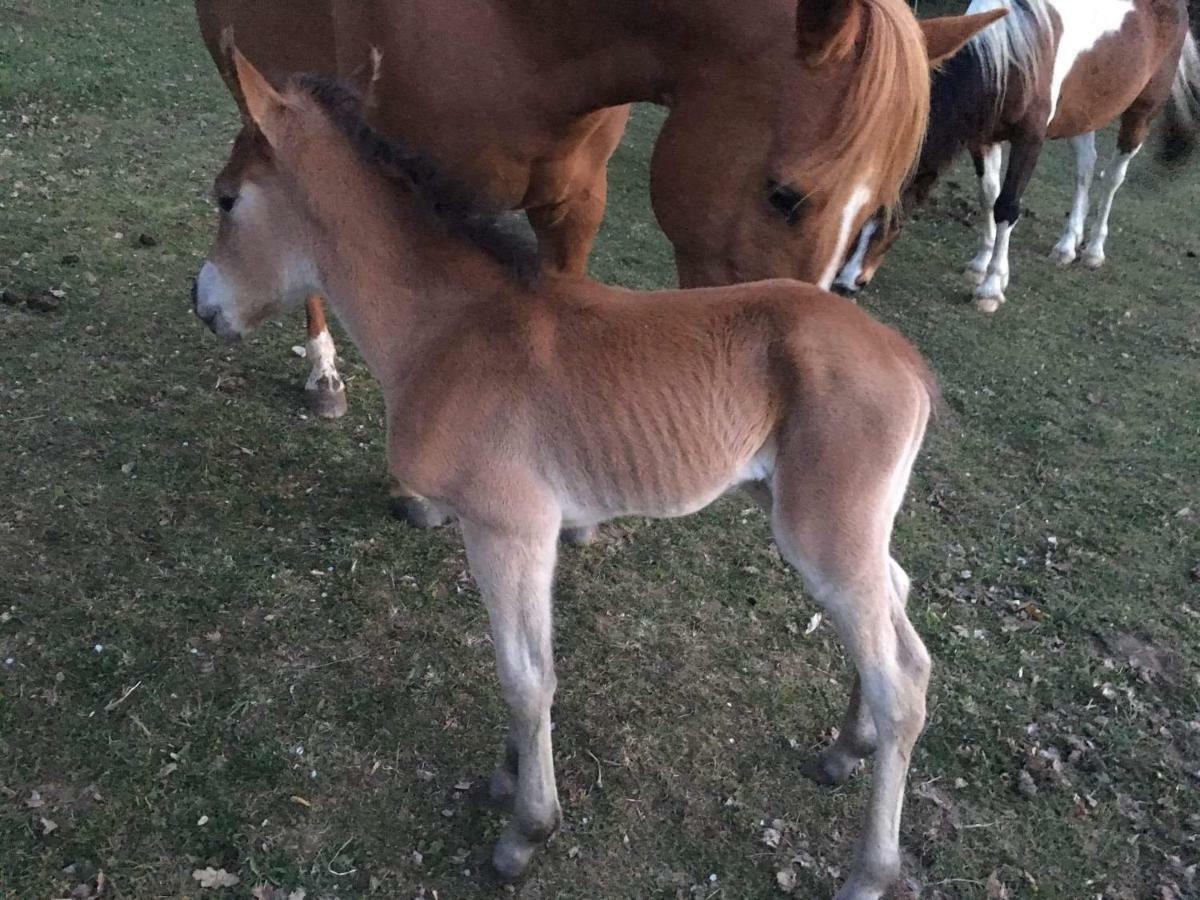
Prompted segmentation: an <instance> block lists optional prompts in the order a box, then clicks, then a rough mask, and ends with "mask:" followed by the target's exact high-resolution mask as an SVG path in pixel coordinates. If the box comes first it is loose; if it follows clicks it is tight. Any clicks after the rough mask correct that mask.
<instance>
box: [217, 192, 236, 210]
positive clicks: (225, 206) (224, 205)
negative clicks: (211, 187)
mask: <svg viewBox="0 0 1200 900" xmlns="http://www.w3.org/2000/svg"><path fill="white" fill-rule="evenodd" d="M235 203H237V194H219V195H218V196H217V206H219V207H221V211H222V212H233V204H235Z"/></svg>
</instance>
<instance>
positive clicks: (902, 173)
mask: <svg viewBox="0 0 1200 900" xmlns="http://www.w3.org/2000/svg"><path fill="white" fill-rule="evenodd" d="M855 55H856V56H857V61H856V64H855V65H854V70H855V75H854V80H853V82H852V83H851V84H850V85H849V86H848V88H847V90H846V94H845V97H844V99H843V100H842V102H841V109H843V110H844V111H845V113H846V114H845V115H844V116H841V117H840V118H839V119H838V124H837V127H836V128H835V129H834V130H833V132H831V133H830V134H829V135H828V136H827V137H826V138H825V140H824V141H822V142H821V144H820V146H819V147H817V148H816V150H815V151H814V152H813V154H812V156H811V157H809V158H806V159H805V161H804V168H805V171H806V172H808V173H809V178H810V179H811V181H812V184H813V185H814V186H815V188H816V189H817V190H820V188H821V186H831V185H833V184H836V183H837V182H838V181H840V180H844V179H845V177H846V172H847V171H848V170H853V171H858V172H873V173H874V175H875V178H876V179H877V180H878V183H879V184H883V185H888V186H889V187H888V190H889V191H890V193H889V194H888V195H887V196H883V197H880V198H879V203H880V205H881V206H883V207H885V208H887V209H889V210H890V209H892V208H894V207H896V206H897V205H898V202H899V197H900V190H901V188H902V186H903V184H904V183H905V182H906V181H907V176H908V174H909V172H910V170H911V169H912V167H913V165H914V164H915V163H916V160H917V156H918V155H919V153H920V150H921V142H922V140H923V139H924V136H925V126H926V123H927V122H928V119H929V58H928V56H927V55H926V52H925V38H924V35H923V34H922V32H921V29H920V26H919V25H918V24H917V20H916V18H915V17H914V16H913V14H912V11H911V10H910V9H909V7H908V5H907V4H906V3H905V2H903V0H859V9H858V15H857V16H856V17H854V18H853V19H852V20H851V23H850V27H849V28H848V29H847V30H846V32H845V33H844V34H843V35H842V36H841V39H837V40H833V41H831V42H830V43H829V45H828V46H827V47H826V49H825V50H824V52H822V53H821V54H819V55H818V56H817V57H816V58H814V59H811V60H809V64H810V65H812V66H814V67H820V66H825V65H834V64H837V63H839V62H846V61H849V60H850V59H851V58H852V57H854V56H855ZM897 98H904V101H905V102H904V103H903V104H900V103H898V102H897Z"/></svg>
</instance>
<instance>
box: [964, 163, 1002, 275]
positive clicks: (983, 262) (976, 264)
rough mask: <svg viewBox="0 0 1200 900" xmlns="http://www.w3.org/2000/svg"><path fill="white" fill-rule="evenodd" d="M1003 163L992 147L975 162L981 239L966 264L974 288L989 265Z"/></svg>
mask: <svg viewBox="0 0 1200 900" xmlns="http://www.w3.org/2000/svg"><path fill="white" fill-rule="evenodd" d="M1003 163H1004V149H1003V148H1002V147H1001V146H1000V144H992V145H991V146H990V147H988V148H986V149H985V150H984V151H983V153H982V154H981V155H980V156H978V157H976V158H975V166H976V171H977V174H978V175H979V208H980V210H981V211H982V212H983V235H982V237H981V238H980V241H979V252H978V253H976V254H975V258H974V259H972V260H971V261H970V262H969V263H968V264H967V275H968V276H969V277H970V278H971V280H972V281H974V282H975V283H976V284H979V282H981V281H983V278H984V276H985V275H986V274H987V271H988V264H989V263H991V261H992V251H993V249H994V248H995V246H996V217H995V213H994V212H993V211H994V209H995V207H996V199H997V198H998V197H999V196H1000V168H1001V166H1002V165H1003Z"/></svg>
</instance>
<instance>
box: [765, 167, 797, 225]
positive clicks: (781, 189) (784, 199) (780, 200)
mask: <svg viewBox="0 0 1200 900" xmlns="http://www.w3.org/2000/svg"><path fill="white" fill-rule="evenodd" d="M767 202H768V203H770V204H771V207H772V208H773V209H774V210H775V211H776V212H777V213H779V214H780V215H782V216H783V218H784V221H785V222H787V223H788V224H789V225H795V224H796V223H797V222H799V221H800V219H801V217H802V216H803V215H804V205H805V203H806V202H807V198H806V197H805V196H804V194H802V193H800V192H799V191H798V190H796V189H795V188H792V187H788V186H787V185H786V184H781V183H780V182H778V181H776V180H775V179H774V178H769V179H767Z"/></svg>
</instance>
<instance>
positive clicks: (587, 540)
mask: <svg viewBox="0 0 1200 900" xmlns="http://www.w3.org/2000/svg"><path fill="white" fill-rule="evenodd" d="M596 534H597V528H596V526H595V525H587V526H585V527H583V528H564V529H563V530H562V532H561V533H560V534H559V538H560V539H561V540H562V542H563V543H564V544H572V545H574V546H576V547H586V546H587V545H588V544H592V543H595V541H596Z"/></svg>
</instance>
